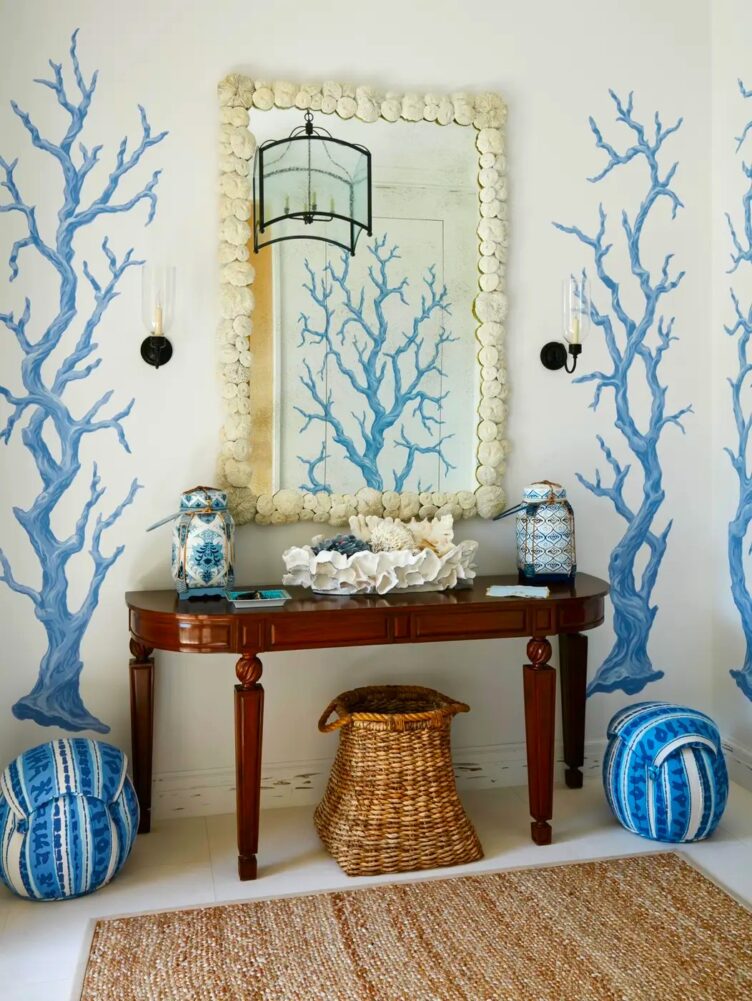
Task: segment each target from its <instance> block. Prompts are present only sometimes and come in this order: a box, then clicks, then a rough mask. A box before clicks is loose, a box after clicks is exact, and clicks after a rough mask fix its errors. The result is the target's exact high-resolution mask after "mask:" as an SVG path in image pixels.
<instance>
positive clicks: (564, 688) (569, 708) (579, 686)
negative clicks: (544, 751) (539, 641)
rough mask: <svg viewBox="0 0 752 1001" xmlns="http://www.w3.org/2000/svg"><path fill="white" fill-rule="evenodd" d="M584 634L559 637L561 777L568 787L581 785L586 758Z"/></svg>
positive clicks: (585, 661) (585, 639)
mask: <svg viewBox="0 0 752 1001" xmlns="http://www.w3.org/2000/svg"><path fill="white" fill-rule="evenodd" d="M587 647H588V641H587V636H584V635H583V634H582V633H562V634H561V636H560V637H559V681H560V683H561V725H562V730H563V737H564V762H565V764H566V766H567V767H566V771H565V773H564V778H565V781H566V783H567V785H568V786H569V788H570V789H581V788H582V765H583V762H584V760H585V701H586V697H587Z"/></svg>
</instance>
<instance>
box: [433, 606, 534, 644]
mask: <svg viewBox="0 0 752 1001" xmlns="http://www.w3.org/2000/svg"><path fill="white" fill-rule="evenodd" d="M526 634H527V633H526V625H525V609H524V608H504V609H502V608H494V609H490V610H489V611H481V610H480V609H467V611H465V610H461V611H449V609H446V608H444V609H441V610H439V609H437V610H436V611H430V612H421V613H419V614H418V615H416V616H415V619H414V633H413V636H414V638H415V639H419V640H430V639H443V638H444V637H446V636H451V637H452V638H453V639H457V640H459V639H462V638H463V636H465V635H466V636H472V637H473V638H474V639H478V638H481V637H483V636H525V635H526Z"/></svg>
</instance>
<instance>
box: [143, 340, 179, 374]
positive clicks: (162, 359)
mask: <svg viewBox="0 0 752 1001" xmlns="http://www.w3.org/2000/svg"><path fill="white" fill-rule="evenodd" d="M141 357H142V358H143V359H144V361H145V362H146V364H147V365H153V366H154V368H159V366H160V365H166V364H167V362H168V361H169V360H170V358H172V344H170V342H169V341H168V340H167V338H166V337H164V336H160V337H154V336H153V335H152V336H151V337H145V338H144V339H143V341H141Z"/></svg>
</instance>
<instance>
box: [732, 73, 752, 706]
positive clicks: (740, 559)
mask: <svg viewBox="0 0 752 1001" xmlns="http://www.w3.org/2000/svg"><path fill="white" fill-rule="evenodd" d="M739 91H740V93H741V95H742V97H743V98H750V97H752V90H747V89H746V88H745V87H744V84H743V83H742V81H741V80H740V81H739ZM751 132H752V120H750V121H749V122H747V124H746V125H745V127H744V129H743V130H742V132H741V135H739V136H737V138H736V152H737V154H738V156H739V157H740V161H741V163H740V166H741V171H742V174H743V175H744V177H745V178H746V179H747V182H748V183H747V187H746V190H745V191H744V194H743V195H742V199H741V224H739V223H737V222H735V221H734V219H733V218H732V215H731V214H730V213H727V214H726V220H727V222H728V227H729V234H730V237H731V267H730V268H729V271H730V272H731V274H734V273H735V272H736V271H737V270H738V269H739V268H740V267H741V266H742V265H745V266H746V268H749V266H750V265H752V165H750V164H748V163H745V162H744V159H743V156H744V145H745V142H747V140H748V138H749V135H750V133H751ZM729 291H730V296H731V305H732V310H733V316H732V322H731V323H729V324H728V325H727V326H726V327H725V330H726V333H727V334H728V335H729V336H730V337H734V338H735V339H736V352H737V367H736V371H735V372H734V374H733V375H732V376H731V377H730V378H729V380H728V382H729V387H730V389H731V406H732V411H733V416H734V425H735V428H736V441H735V442H734V445H733V447H732V448H727V449H726V452H727V454H728V456H729V458H730V460H731V465H732V466H733V468H734V471H735V473H736V475H737V479H738V494H737V504H736V510H735V511H734V515H733V517H732V519H731V521H730V522H729V526H728V564H729V572H730V575H731V593H732V595H733V598H734V603H735V604H736V607H737V609H738V611H739V617H740V619H741V624H742V630H743V631H744V641H745V652H744V663H743V664H742V666H741V667H740V668H739V669H738V670H733V671H731V676H732V677H733V678H734V680H735V681H736V683H737V685H738V686H739V688H741V690H742V691H743V692H744V694H745V695H746V696H747V698H749V699H752V595H750V591H749V584H748V582H747V572H746V568H745V555H746V553H745V550H744V547H745V539H746V537H747V533H748V531H749V526H750V523H752V471H751V470H750V468H749V455H748V453H749V436H750V431H752V413H750V407H749V403H746V405H745V401H744V399H743V395H744V391H745V390H746V391H747V393H748V391H749V376H750V373H751V372H752V358H750V353H749V341H750V336H752V302H750V303H748V304H747V305H742V303H741V301H740V299H739V296H738V295H737V293H736V291H735V290H734V287H733V285H732V287H731V288H730V290H729Z"/></svg>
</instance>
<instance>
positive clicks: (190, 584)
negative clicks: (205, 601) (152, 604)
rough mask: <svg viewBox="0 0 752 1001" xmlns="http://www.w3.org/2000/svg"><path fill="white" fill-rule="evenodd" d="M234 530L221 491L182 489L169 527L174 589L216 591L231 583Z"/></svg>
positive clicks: (233, 570)
mask: <svg viewBox="0 0 752 1001" xmlns="http://www.w3.org/2000/svg"><path fill="white" fill-rule="evenodd" d="M234 532H235V523H234V522H233V520H232V515H231V514H230V512H229V511H228V510H227V494H226V493H225V492H224V491H223V490H216V489H215V488H214V487H193V488H192V489H191V490H186V492H185V493H184V494H183V495H182V496H181V498H180V513H179V515H178V516H177V518H176V520H175V523H174V526H173V530H172V577H173V580H174V581H175V586H176V587H177V589H178V592H180V593H185V592H187V591H192V592H194V593H195V592H196V591H201V592H202V593H204V594H212V593H217V594H219V593H221V592H223V591H224V590H225V588H227V587H230V586H231V585H232V584H233V583H234V582H235V568H234V562H235V551H234V549H235V547H234Z"/></svg>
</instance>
